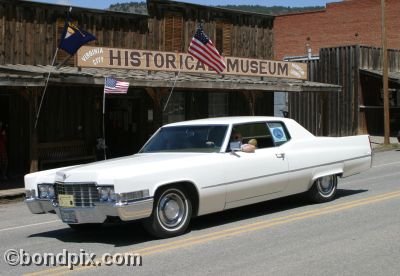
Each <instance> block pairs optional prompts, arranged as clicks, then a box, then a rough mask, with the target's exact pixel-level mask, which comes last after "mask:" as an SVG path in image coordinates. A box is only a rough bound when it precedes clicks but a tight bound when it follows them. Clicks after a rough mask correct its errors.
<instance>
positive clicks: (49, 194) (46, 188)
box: [38, 184, 55, 199]
mask: <svg viewBox="0 0 400 276" xmlns="http://www.w3.org/2000/svg"><path fill="white" fill-rule="evenodd" d="M38 190H39V198H46V199H53V198H55V191H54V185H53V184H39V185H38Z"/></svg>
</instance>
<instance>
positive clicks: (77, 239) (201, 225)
mask: <svg viewBox="0 0 400 276" xmlns="http://www.w3.org/2000/svg"><path fill="white" fill-rule="evenodd" d="M367 191H368V190H345V189H338V190H337V194H336V198H342V197H347V196H352V195H355V194H359V193H364V192H367ZM310 204H311V203H310V201H309V200H308V198H307V196H305V195H304V194H299V195H293V196H288V197H284V198H280V199H274V200H270V201H266V202H262V203H257V204H253V205H249V206H244V207H240V208H235V209H231V210H227V211H223V212H219V213H215V214H210V215H205V216H201V217H198V218H195V219H193V220H192V222H191V225H190V226H189V229H190V230H189V231H200V230H202V229H207V228H212V227H216V226H220V225H224V224H228V223H231V222H235V221H240V220H247V219H252V218H256V217H260V216H265V215H269V214H274V213H278V212H282V211H287V210H293V209H296V208H301V207H304V206H307V205H310ZM65 226H66V228H63V229H58V230H53V231H48V232H42V233H37V234H34V235H31V236H30V237H45V238H52V239H58V240H60V241H63V242H67V243H105V244H113V245H114V246H115V247H120V246H128V245H134V244H139V243H143V242H147V241H151V240H154V238H153V237H152V236H150V235H149V234H148V233H147V232H146V231H145V230H144V229H143V227H142V224H141V222H140V221H135V222H131V223H119V224H109V225H105V226H102V227H99V229H98V230H97V231H95V232H78V231H75V230H73V229H71V228H69V227H68V226H67V225H65Z"/></svg>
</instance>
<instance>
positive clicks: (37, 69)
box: [0, 64, 341, 92]
mask: <svg viewBox="0 0 400 276" xmlns="http://www.w3.org/2000/svg"><path fill="white" fill-rule="evenodd" d="M49 73H51V74H50V78H49V85H81V86H88V85H90V86H99V87H100V86H103V85H104V77H106V76H114V77H115V78H117V79H121V80H124V81H128V82H129V83H130V87H153V88H171V87H172V86H173V85H174V82H175V88H185V89H209V90H242V91H243V90H251V91H270V92H274V91H282V92H340V91H341V86H339V85H333V84H326V83H319V82H311V81H303V80H295V79H285V78H274V77H250V76H235V75H224V76H220V75H216V74H192V73H180V74H176V73H173V72H161V71H160V72H153V71H152V72H150V71H140V70H127V69H103V68H78V67H61V68H59V69H57V68H56V67H54V66H50V65H35V66H34V65H21V64H17V65H14V64H7V65H0V86H14V87H15V86H39V87H40V86H44V84H45V81H46V79H47V76H48V74H49Z"/></svg>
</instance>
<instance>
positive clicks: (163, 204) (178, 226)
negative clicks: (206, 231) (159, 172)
mask: <svg viewBox="0 0 400 276" xmlns="http://www.w3.org/2000/svg"><path fill="white" fill-rule="evenodd" d="M191 216H192V203H191V201H190V199H189V197H188V195H187V192H186V190H184V189H183V188H181V187H178V186H177V187H168V188H165V189H162V190H161V191H160V192H157V193H156V197H155V204H154V207H153V213H152V214H151V216H150V217H149V218H148V219H146V220H145V221H144V226H145V227H146V229H147V230H148V231H149V232H150V233H151V234H152V235H154V236H156V237H158V238H168V237H174V236H178V235H180V234H183V233H184V232H185V230H186V229H187V227H188V226H189V222H190V218H191Z"/></svg>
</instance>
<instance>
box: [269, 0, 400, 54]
mask: <svg viewBox="0 0 400 276" xmlns="http://www.w3.org/2000/svg"><path fill="white" fill-rule="evenodd" d="M385 3H386V10H385V11H386V24H387V31H386V32H387V45H388V48H392V49H400V33H399V32H398V30H399V29H400V20H399V18H398V17H399V14H400V1H397V0H386V1H385ZM381 23H382V19H381V0H362V1H357V0H345V1H340V2H339V1H338V2H334V3H328V4H327V5H326V8H325V9H323V10H320V11H313V12H304V13H293V14H286V15H280V16H277V17H276V18H275V21H274V52H275V53H274V54H275V59H278V60H281V59H283V58H285V57H294V56H305V55H308V53H309V51H311V54H312V55H318V53H319V50H320V49H321V48H329V47H340V46H349V45H367V46H371V47H381V45H382V37H381V33H382V27H381V26H382V25H381Z"/></svg>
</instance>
